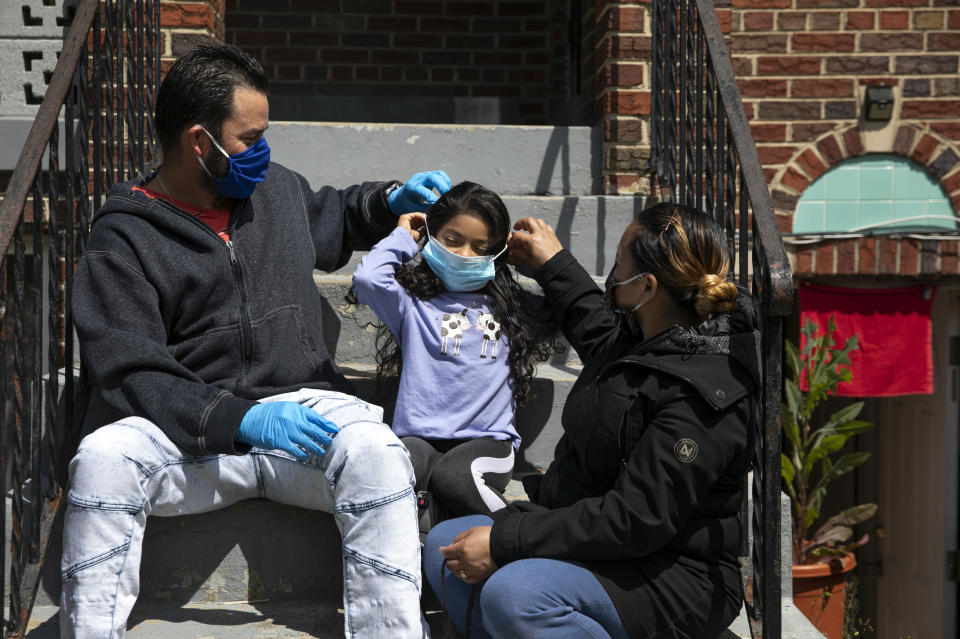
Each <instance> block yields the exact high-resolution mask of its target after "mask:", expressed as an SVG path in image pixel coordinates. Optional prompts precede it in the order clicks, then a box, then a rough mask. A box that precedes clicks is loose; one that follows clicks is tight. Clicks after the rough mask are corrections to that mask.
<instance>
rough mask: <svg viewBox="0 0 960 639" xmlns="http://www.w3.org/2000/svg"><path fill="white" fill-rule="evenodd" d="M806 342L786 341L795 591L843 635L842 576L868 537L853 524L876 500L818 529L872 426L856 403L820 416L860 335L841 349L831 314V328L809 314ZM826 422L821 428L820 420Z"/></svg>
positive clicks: (786, 447) (784, 463)
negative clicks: (851, 448) (853, 447)
mask: <svg viewBox="0 0 960 639" xmlns="http://www.w3.org/2000/svg"><path fill="white" fill-rule="evenodd" d="M801 332H802V333H803V335H804V337H805V338H806V343H805V344H804V346H803V349H802V350H800V351H798V350H797V347H796V346H794V345H793V344H792V343H791V342H790V341H789V340H787V341H786V360H787V365H788V367H789V369H790V377H789V378H788V379H786V380H785V381H784V400H785V401H784V402H783V404H782V406H781V415H780V419H781V424H782V428H783V453H782V454H781V474H782V476H783V485H784V489H785V490H786V492H787V495H789V496H790V502H791V505H792V511H793V584H794V585H793V596H794V602H795V603H796V605H797V607H798V608H799V609H800V610H801V611H802V612H803V613H804V614H805V615H806V616H807V618H808V619H810V621H811V622H813V624H814V625H815V626H817V628H818V629H819V630H820V631H821V632H824V633H825V634H826V635H827V637H828V638H829V639H841V637H842V634H843V611H844V583H845V573H847V572H849V571H850V570H852V569H853V568H854V567H855V566H856V560H855V559H854V557H853V554H852V551H853V550H854V549H855V548H858V547H859V546H862V545H863V544H865V543H866V542H867V541H868V539H869V535H863V536H862V537H860V538H859V539H856V540H851V538H852V537H853V527H854V526H855V525H856V524H859V523H860V522H863V521H865V520H867V519H869V518H870V517H872V516H873V515H874V513H876V511H877V505H876V504H861V505H859V506H853V507H851V508H847V509H845V510H843V511H842V512H840V513H838V514H836V515H834V516H833V517H830V518H829V519H827V521H826V522H824V523H823V525H821V526H819V527H818V528H816V529H814V528H813V525H814V524H815V523H816V521H817V519H818V518H819V517H820V506H821V504H822V502H823V498H824V496H825V495H826V494H827V487H828V486H829V485H830V483H831V482H832V481H833V480H834V479H836V478H837V477H840V476H841V475H844V474H846V473H849V472H850V471H851V470H853V469H855V468H857V467H858V466H860V465H861V464H862V463H864V462H865V461H866V460H867V458H868V457H869V456H870V453H864V452H859V453H856V452H855V453H849V452H843V448H844V445H845V444H846V443H847V441H848V440H849V439H850V438H851V437H854V436H855V435H858V434H860V433H863V432H866V431H868V430H870V429H871V428H873V425H872V424H870V423H868V422H865V421H860V420H858V419H857V416H858V415H859V414H860V411H861V410H862V409H863V402H854V403H852V404H850V405H848V406H845V407H844V408H841V409H840V410H838V411H836V412H835V413H833V414H832V415H830V416H829V417H827V418H826V420H825V421H822V422H821V421H816V420H815V418H817V419H819V418H820V415H819V414H818V413H817V408H818V407H819V406H820V404H821V403H822V402H823V401H824V400H826V399H827V398H828V397H830V396H831V395H835V394H836V391H837V385H838V384H840V382H846V381H850V379H851V373H850V356H849V354H850V352H851V351H853V350H855V349H857V348H858V345H857V336H856V335H854V336H852V337H850V338H848V339H847V340H846V342H845V343H844V345H843V347H842V348H837V346H836V343H835V341H834V338H833V335H834V333H835V332H836V325H835V324H834V321H833V317H832V316H831V318H830V321H829V324H828V326H827V330H826V332H824V333H822V334H819V326H818V325H817V324H815V323H814V322H812V321H810V320H809V319H807V321H806V322H805V323H804V325H803V328H802V329H801ZM817 424H822V425H819V426H818V425H817Z"/></svg>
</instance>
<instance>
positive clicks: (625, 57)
mask: <svg viewBox="0 0 960 639" xmlns="http://www.w3.org/2000/svg"><path fill="white" fill-rule="evenodd" d="M586 4H587V5H589V9H588V10H587V11H589V15H588V14H587V11H585V15H584V22H585V24H588V23H589V24H593V25H594V27H593V29H594V32H593V42H592V44H593V47H594V48H593V52H594V54H593V58H592V60H590V61H589V62H586V61H585V64H589V65H590V66H591V68H592V71H593V84H592V91H593V92H592V93H591V95H594V96H595V99H594V120H595V121H599V122H600V123H601V124H602V126H603V139H604V169H605V170H604V191H605V192H606V193H609V194H616V193H620V194H627V193H644V194H648V193H649V192H650V181H649V175H648V174H647V172H646V171H645V170H644V168H645V163H646V161H647V160H648V159H649V157H650V107H651V88H652V86H651V75H650V60H651V51H650V47H651V31H650V29H651V11H652V0H632V1H630V0H614V1H611V0H592V1H589V2H586ZM729 4H730V0H715V2H714V7H715V8H716V11H717V15H718V17H719V19H720V26H721V28H722V29H723V31H724V33H729V32H730V16H731V11H730V9H729V8H728V7H729ZM584 46H587V45H586V43H585V44H584Z"/></svg>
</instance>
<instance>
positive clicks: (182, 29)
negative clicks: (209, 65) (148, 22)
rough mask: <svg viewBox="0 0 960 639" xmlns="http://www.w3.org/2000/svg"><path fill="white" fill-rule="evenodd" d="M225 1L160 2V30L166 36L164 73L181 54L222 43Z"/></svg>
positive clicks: (169, 0) (163, 47) (164, 38)
mask: <svg viewBox="0 0 960 639" xmlns="http://www.w3.org/2000/svg"><path fill="white" fill-rule="evenodd" d="M224 2H225V0H190V1H177V0H161V2H160V27H161V32H162V34H163V43H162V44H161V50H162V52H163V57H162V59H161V65H162V69H161V71H162V72H163V73H166V70H167V69H168V68H169V66H170V65H171V64H172V63H173V61H174V60H175V59H176V58H177V57H178V56H180V55H181V54H183V53H185V52H186V51H188V50H189V49H190V48H191V47H192V46H193V45H195V44H197V43H198V42H206V41H209V40H217V41H220V42H223V34H224V23H223V14H224Z"/></svg>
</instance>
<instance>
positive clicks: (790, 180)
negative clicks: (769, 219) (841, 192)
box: [770, 124, 960, 232]
mask: <svg viewBox="0 0 960 639" xmlns="http://www.w3.org/2000/svg"><path fill="white" fill-rule="evenodd" d="M871 153H892V154H894V155H899V156H902V157H905V158H909V159H911V160H913V161H914V162H916V163H917V164H919V165H920V166H922V167H924V168H925V169H926V170H927V172H928V173H929V174H930V175H931V176H932V177H933V178H934V179H935V180H937V181H938V182H939V183H940V186H941V187H942V188H943V191H944V193H946V194H947V197H949V198H950V203H951V206H952V207H953V211H954V213H955V214H957V215H958V216H960V147H958V145H957V144H955V143H953V142H951V141H950V140H947V139H945V138H943V137H942V136H940V135H938V134H936V133H934V132H933V131H930V130H929V129H924V128H921V127H919V126H915V125H912V124H902V125H900V128H899V129H898V130H897V135H896V137H895V139H894V142H893V145H892V147H891V148H889V149H881V150H877V149H873V150H871ZM866 154H867V151H866V145H865V144H864V140H863V134H862V132H861V130H860V128H859V127H858V126H852V127H849V128H847V129H841V130H836V131H831V132H829V133H826V134H825V135H823V136H821V137H820V138H819V139H818V140H816V141H815V142H813V143H812V144H809V145H807V146H806V147H805V148H804V149H803V150H801V151H799V152H797V153H796V154H795V155H794V156H793V158H791V160H790V162H789V163H787V165H786V166H784V167H783V168H782V169H781V170H780V171H778V172H777V174H776V175H775V177H774V179H773V180H772V181H771V182H770V191H771V194H772V197H773V203H774V206H775V208H776V210H777V217H778V219H779V221H780V228H781V230H782V231H784V232H789V231H791V230H792V229H793V215H794V212H795V211H796V208H797V203H798V202H799V200H800V196H801V195H803V192H804V191H805V190H806V189H807V187H809V186H810V185H811V184H813V183H814V182H815V181H816V180H817V179H818V178H819V177H820V176H821V175H823V174H824V173H826V172H827V170H828V169H829V168H831V167H832V166H835V165H837V164H839V163H841V162H843V161H844V160H846V159H848V158H852V157H857V156H861V155H866Z"/></svg>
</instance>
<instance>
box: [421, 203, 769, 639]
mask: <svg viewBox="0 0 960 639" xmlns="http://www.w3.org/2000/svg"><path fill="white" fill-rule="evenodd" d="M514 228H515V229H517V230H518V231H526V232H521V233H514V234H513V235H512V237H511V239H510V242H509V246H510V253H511V256H512V259H513V260H514V261H515V262H519V263H522V264H526V265H527V266H529V267H531V268H533V269H535V271H534V276H535V277H536V279H537V280H538V282H539V283H540V285H541V286H542V287H543V290H544V292H545V294H546V296H547V299H548V301H549V302H550V304H551V306H552V309H553V312H554V315H555V318H556V320H557V321H558V322H559V323H560V325H561V327H562V328H563V331H564V334H565V336H566V337H567V339H568V340H569V342H570V344H571V345H572V346H573V347H574V348H575V349H576V351H577V353H578V354H579V355H580V358H581V359H582V360H583V362H584V368H583V372H582V373H581V375H580V378H579V379H578V380H577V383H576V384H575V385H574V387H573V389H572V390H571V392H570V396H569V398H568V399H567V402H566V405H565V407H564V411H563V418H562V423H563V428H564V435H563V437H562V438H561V440H560V441H559V443H558V444H557V448H556V451H555V458H554V461H553V463H552V464H551V465H550V467H549V468H548V469H547V472H546V474H545V475H543V476H542V477H541V476H538V477H536V478H535V479H536V480H539V481H532V482H528V483H526V485H525V488H526V489H527V493H528V494H529V496H530V498H531V502H530V503H526V502H522V503H514V504H511V505H510V506H509V507H507V508H504V509H502V510H500V511H498V512H496V513H493V515H492V519H491V518H490V517H486V516H479V515H475V516H471V517H464V518H460V519H454V520H449V521H446V522H443V523H441V524H440V525H438V526H437V527H436V528H434V529H433V530H432V531H431V532H430V534H429V535H428V537H427V540H426V546H425V548H424V569H425V571H426V576H427V578H428V580H430V583H431V586H432V587H433V589H434V591H435V592H436V593H437V595H438V597H440V598H441V600H442V601H445V605H446V607H447V611H448V613H449V614H450V616H451V618H452V619H453V621H454V624H455V625H458V626H459V627H460V629H461V630H464V629H466V628H467V627H469V630H470V632H471V634H472V636H473V637H484V636H492V637H497V638H507V637H511V638H514V637H523V638H524V639H530V638H537V637H551V638H554V637H613V638H614V639H619V638H623V637H645V638H653V637H656V638H666V637H670V638H674V637H677V638H697V639H699V638H702V637H710V636H713V635H714V634H717V633H719V632H720V631H721V630H723V629H724V628H726V627H727V626H728V625H729V623H730V622H731V621H732V620H733V618H734V617H735V616H736V615H737V613H738V611H739V609H740V606H741V603H742V600H743V594H742V589H741V584H740V577H739V571H738V561H737V555H738V550H739V548H740V539H741V526H740V521H739V517H738V514H739V508H740V501H741V497H742V494H743V490H744V487H745V481H744V477H745V475H746V473H747V470H748V469H749V466H750V459H751V449H752V438H751V433H752V428H753V416H754V414H755V411H756V407H757V401H758V400H757V395H758V388H759V369H760V365H759V348H758V344H759V333H758V332H757V330H756V326H755V325H756V321H755V316H754V313H753V310H752V308H751V306H750V299H749V296H748V295H747V294H745V293H744V294H740V295H738V291H737V288H736V287H735V286H734V285H733V284H732V283H730V282H728V281H726V276H727V272H728V270H729V257H728V255H727V249H726V241H725V238H724V235H723V232H722V231H721V230H720V228H719V226H717V224H716V223H715V222H714V221H713V220H712V219H710V218H709V217H708V216H707V215H705V214H704V213H701V212H699V211H697V210H694V209H690V208H686V207H681V206H677V205H673V204H658V205H656V206H654V207H652V208H649V209H647V210H645V211H642V212H641V213H640V214H639V215H638V216H637V219H636V220H634V221H633V222H632V223H631V224H630V225H629V226H628V227H627V229H626V231H625V232H624V234H623V237H622V238H621V240H620V244H619V246H618V248H617V256H616V262H615V264H614V267H613V270H612V271H611V273H610V277H609V278H608V279H607V283H606V289H605V290H604V291H601V290H600V289H599V288H598V287H597V286H596V285H595V284H594V283H593V281H592V280H591V278H590V277H589V275H588V274H587V272H586V271H585V270H584V269H583V268H582V267H581V266H580V265H579V264H577V263H576V261H575V260H574V259H573V257H572V256H571V255H570V253H568V252H567V251H565V250H563V248H562V247H561V245H560V243H559V241H558V240H557V237H556V235H555V234H554V233H553V231H552V229H551V228H550V227H549V226H547V225H546V224H545V223H544V222H542V221H540V220H535V219H529V218H528V219H523V220H520V221H518V222H517V224H516V225H515V227H514ZM472 584H481V585H480V586H479V587H478V588H473V586H472ZM476 595H478V596H476Z"/></svg>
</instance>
